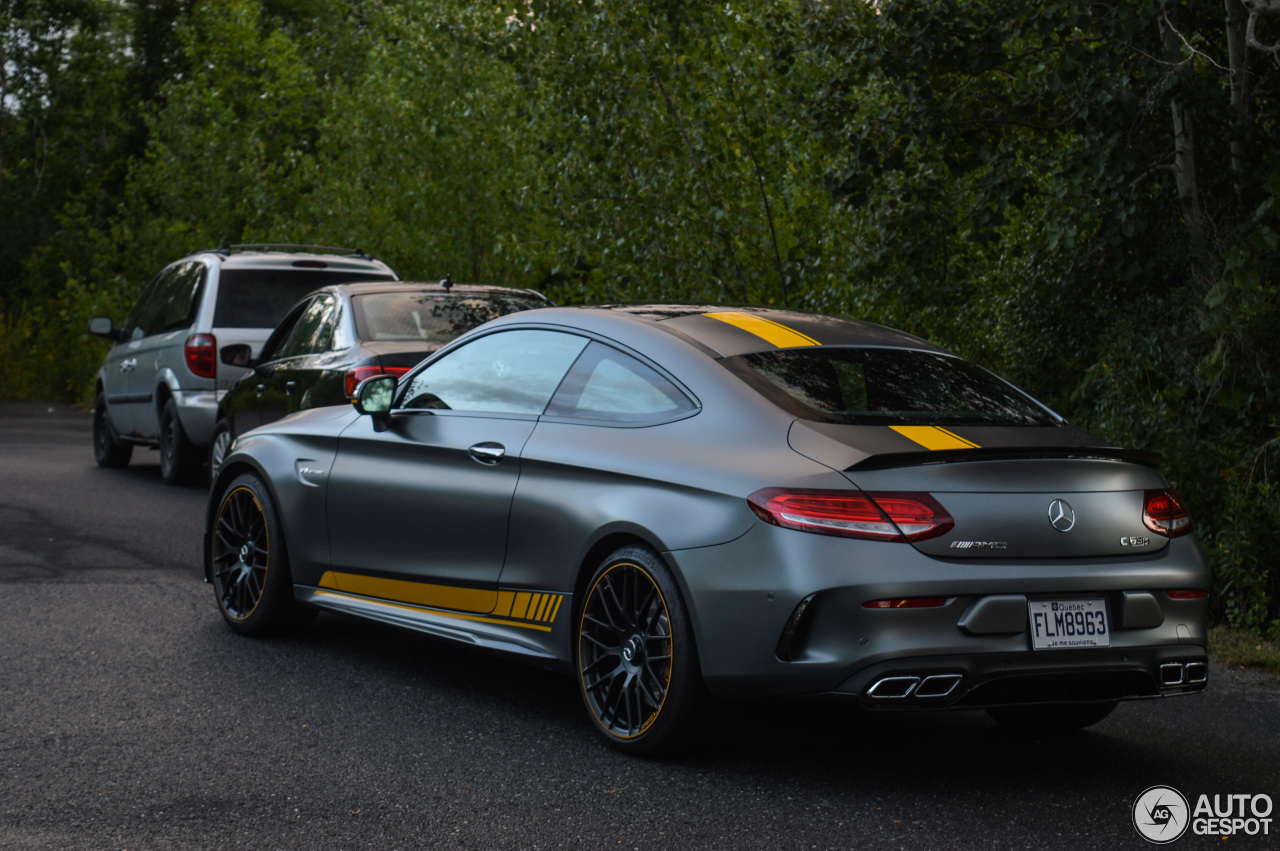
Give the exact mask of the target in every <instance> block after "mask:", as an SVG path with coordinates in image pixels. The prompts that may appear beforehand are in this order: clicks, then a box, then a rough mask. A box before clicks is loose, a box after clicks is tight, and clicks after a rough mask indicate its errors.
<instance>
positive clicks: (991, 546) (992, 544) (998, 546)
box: [951, 541, 1009, 550]
mask: <svg viewBox="0 0 1280 851" xmlns="http://www.w3.org/2000/svg"><path fill="white" fill-rule="evenodd" d="M951 549H953V550H1007V549H1009V544H1008V543H1007V542H1005V541H952V542H951Z"/></svg>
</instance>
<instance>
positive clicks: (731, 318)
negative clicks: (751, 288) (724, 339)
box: [702, 310, 822, 349]
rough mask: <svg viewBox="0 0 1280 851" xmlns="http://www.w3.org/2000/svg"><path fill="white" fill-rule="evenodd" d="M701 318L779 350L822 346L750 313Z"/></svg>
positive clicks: (730, 311) (724, 313) (711, 315)
mask: <svg viewBox="0 0 1280 851" xmlns="http://www.w3.org/2000/svg"><path fill="white" fill-rule="evenodd" d="M702 315H703V316H709V317H711V318H712V319H719V320H720V321H721V322H727V323H728V324H730V325H732V326H734V327H735V328H741V329H742V330H743V331H746V332H748V333H750V334H755V335H756V336H757V337H759V338H761V339H762V340H766V341H768V342H770V343H773V344H774V345H775V346H777V347H778V348H780V349H792V348H795V347H796V346H820V345H822V344H821V343H819V342H818V341H817V340H815V339H813V338H812V337H806V336H805V335H804V334H801V333H800V332H799V331H794V330H792V329H791V328H788V327H787V326H785V325H779V324H778V323H777V322H774V321H773V320H772V319H765V318H764V317H763V316H756V315H754V314H751V313H739V312H737V311H732V310H729V311H724V312H722V313H704V314H702Z"/></svg>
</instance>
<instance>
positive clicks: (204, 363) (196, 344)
mask: <svg viewBox="0 0 1280 851" xmlns="http://www.w3.org/2000/svg"><path fill="white" fill-rule="evenodd" d="M217 350H218V341H217V340H215V339H214V338H213V335H212V334H192V335H191V336H190V337H188V338H187V343H186V345H185V346H183V347H182V354H183V356H184V357H185V358H186V360H187V369H189V370H191V374H192V375H198V376H200V377H201V378H215V377H216V376H217V372H218V365H217V361H216V360H215V359H214V353H215V352H217Z"/></svg>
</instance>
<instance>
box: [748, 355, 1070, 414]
mask: <svg viewBox="0 0 1280 851" xmlns="http://www.w3.org/2000/svg"><path fill="white" fill-rule="evenodd" d="M723 363H724V365H725V366H726V367H727V368H728V369H729V370H730V371H732V372H733V373H734V374H735V375H737V376H738V377H740V378H741V379H742V380H743V381H745V382H747V383H748V384H750V385H751V386H752V387H754V388H755V389H756V390H758V391H759V392H760V393H761V394H762V395H764V396H766V397H768V398H769V399H770V400H771V401H773V402H774V404H776V405H778V406H780V407H782V408H783V409H785V410H787V411H790V412H791V413H793V414H795V415H796V416H798V417H802V418H804V419H807V420H817V421H819V422H829V423H845V424H848V425H939V424H944V423H945V424H951V425H1002V426H1003V425H1033V426H1044V425H1056V424H1057V420H1055V419H1054V418H1053V417H1052V416H1051V415H1050V414H1049V413H1048V412H1047V411H1045V409H1044V408H1042V407H1040V406H1039V405H1038V404H1036V402H1034V401H1033V400H1032V399H1031V398H1030V397H1028V396H1026V395H1024V394H1022V393H1021V392H1019V391H1018V390H1017V389H1016V388H1015V387H1013V386H1012V385H1010V384H1008V383H1006V382H1005V381H1002V380H1001V379H999V378H997V377H996V376H994V375H992V374H991V373H989V372H987V371H986V370H985V369H982V368H981V367H978V366H976V365H974V364H972V363H969V362H968V361H966V360H962V359H961V358H957V357H952V356H949V355H938V354H933V353H930V352H918V351H910V350H905V349H876V348H840V347H834V346H823V347H814V348H804V349H784V350H780V351H775V352H759V353H755V354H749V355H739V356H737V357H730V358H725V359H724V361H723Z"/></svg>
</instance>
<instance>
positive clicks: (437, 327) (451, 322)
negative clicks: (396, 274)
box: [351, 291, 547, 343]
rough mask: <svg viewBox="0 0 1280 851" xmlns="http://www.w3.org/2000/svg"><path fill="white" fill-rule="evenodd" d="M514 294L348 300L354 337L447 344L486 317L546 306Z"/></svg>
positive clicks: (396, 294) (435, 294) (439, 294)
mask: <svg viewBox="0 0 1280 851" xmlns="http://www.w3.org/2000/svg"><path fill="white" fill-rule="evenodd" d="M546 306H547V302H545V301H543V300H542V299H540V298H538V297H536V296H531V295H521V294H518V293H445V292H432V293H423V292H412V291H410V292H393V293H369V294H368V295H360V296H355V297H354V298H352V299H351V308H352V313H353V314H354V315H355V320H356V336H358V337H359V338H360V339H361V340H364V341H366V342H388V343H418V342H428V343H447V342H449V341H450V340H452V339H453V338H454V337H457V336H458V335H459V334H462V333H463V332H465V331H470V330H471V329H472V328H475V327H476V326H477V325H482V324H484V323H485V322H488V321H489V320H490V319H496V318H498V317H499V316H505V315H506V314H508V313H516V312H517V311H521V310H532V309H533V308H537V307H546Z"/></svg>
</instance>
